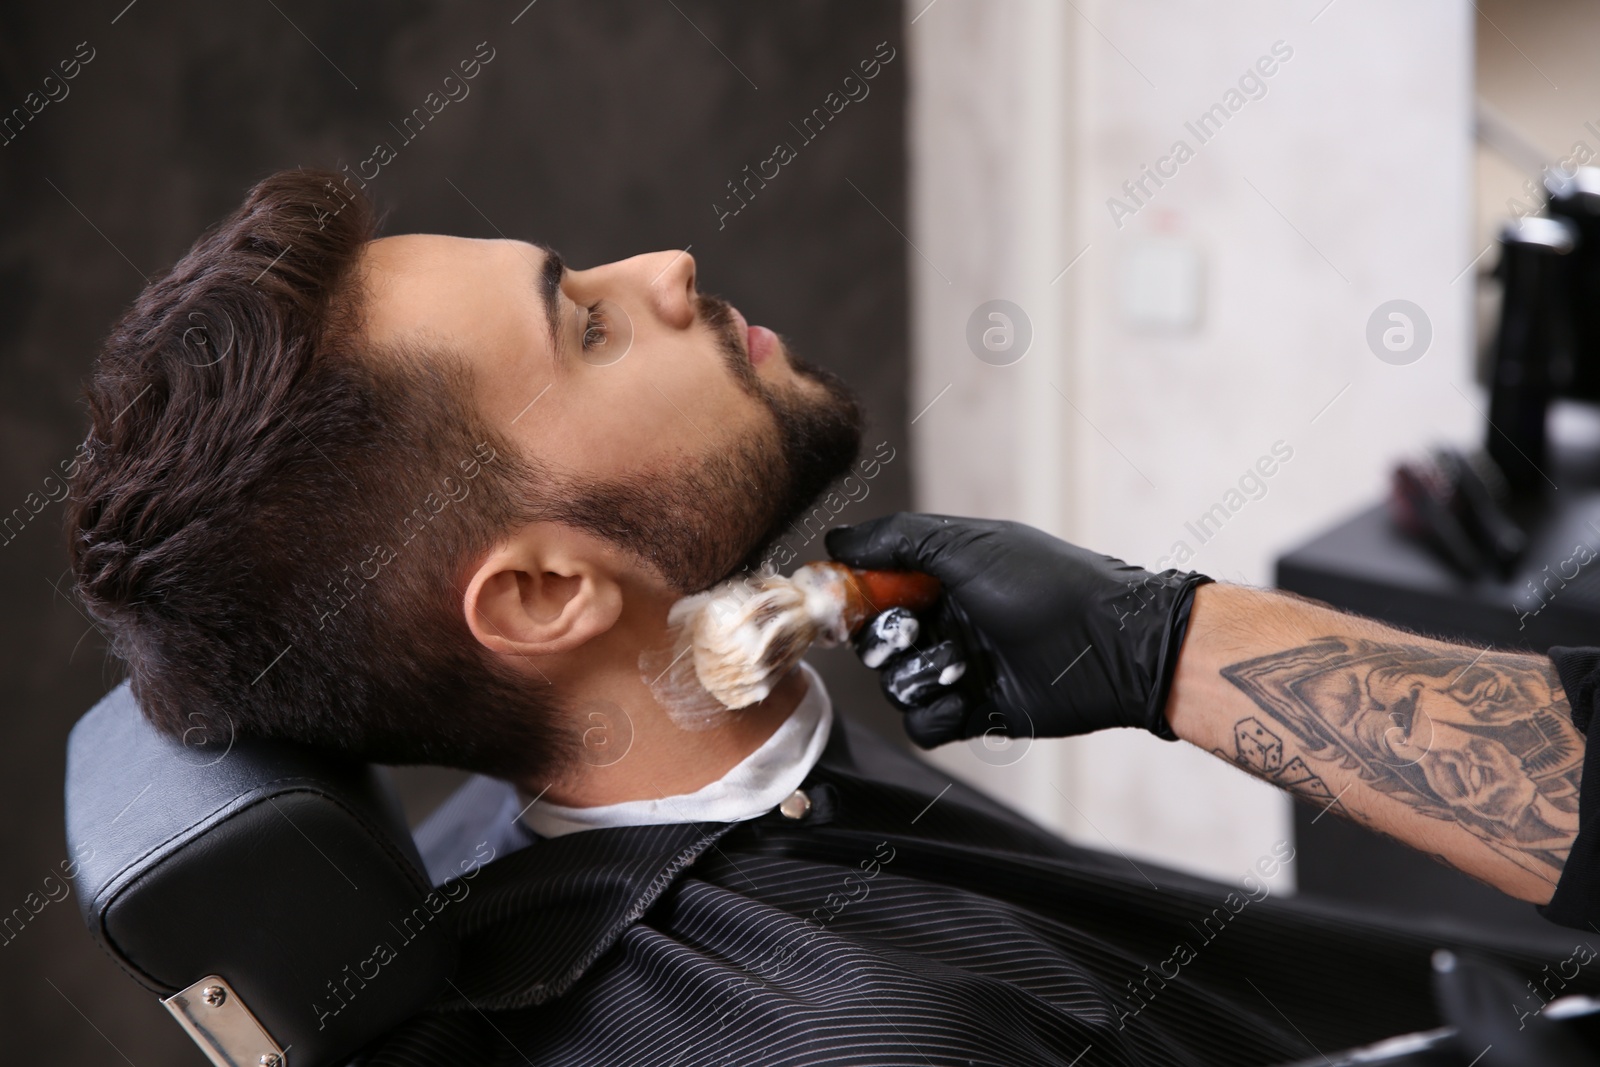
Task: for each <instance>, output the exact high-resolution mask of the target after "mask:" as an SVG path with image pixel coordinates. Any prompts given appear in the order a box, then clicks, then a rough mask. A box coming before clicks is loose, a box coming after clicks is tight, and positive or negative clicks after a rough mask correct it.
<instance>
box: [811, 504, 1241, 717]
mask: <svg viewBox="0 0 1600 1067" xmlns="http://www.w3.org/2000/svg"><path fill="white" fill-rule="evenodd" d="M827 546H828V552H829V554H831V555H832V556H833V557H834V558H835V559H838V560H840V561H841V562H843V563H846V564H849V565H850V566H854V567H864V568H877V569H891V570H915V571H922V572H924V573H926V574H931V575H933V576H934V577H936V578H938V579H939V581H940V582H941V583H942V584H943V587H944V590H943V594H942V595H941V596H940V598H939V600H938V602H937V603H936V604H935V605H934V606H933V607H932V608H931V609H929V610H928V611H927V612H924V613H923V616H922V618H921V619H920V620H919V619H918V618H916V617H913V616H912V615H911V614H910V613H909V612H906V611H905V610H904V609H892V610H890V611H887V612H884V613H883V614H882V615H880V616H878V617H877V618H876V619H874V620H872V621H871V622H869V623H868V624H867V625H866V626H865V627H863V629H862V631H861V634H860V636H859V637H858V638H857V642H856V649H857V652H858V653H859V654H860V655H861V658H862V660H863V662H865V663H866V664H867V666H869V667H874V668H877V669H880V670H881V671H882V672H883V673H882V682H883V688H884V692H885V694H887V696H888V697H889V699H890V701H891V702H893V703H894V704H895V705H896V706H897V707H899V708H901V709H902V710H903V711H905V712H906V718H905V725H906V732H907V733H908V734H909V735H910V736H911V739H912V740H913V741H914V742H916V743H917V744H918V745H920V746H921V747H923V748H933V747H935V746H937V745H942V744H945V743H947V742H949V741H956V740H961V739H963V738H968V737H976V736H978V735H980V734H985V733H989V732H992V731H999V732H1001V733H1003V734H1005V735H1008V736H1011V737H1067V736H1071V735H1075V734H1084V733H1089V732H1091V731H1094V730H1102V729H1106V728H1108V727H1113V726H1138V727H1143V728H1144V729H1147V730H1149V731H1151V732H1152V733H1154V734H1156V735H1157V736H1160V737H1164V738H1166V739H1168V740H1176V738H1175V737H1174V735H1173V733H1172V730H1171V728H1170V727H1169V726H1168V725H1167V721H1166V715H1165V705H1166V698H1167V692H1168V690H1169V689H1170V688H1171V684H1172V674H1173V672H1174V670H1176V668H1177V661H1178V652H1179V649H1180V646H1181V644H1182V640H1183V633H1184V631H1185V629H1186V627H1187V625H1188V618H1189V608H1190V604H1191V603H1192V601H1193V597H1194V590H1195V588H1196V587H1197V586H1199V585H1202V584H1204V583H1206V582H1209V581H1210V580H1211V579H1210V578H1207V577H1206V576H1205V575H1202V574H1195V573H1192V572H1183V571H1177V570H1166V571H1162V572H1161V573H1160V574H1152V573H1151V572H1149V571H1146V570H1144V569H1142V568H1139V567H1135V566H1131V565H1130V564H1127V563H1124V562H1122V561H1121V560H1119V559H1115V558H1113V557H1111V556H1103V555H1101V554H1100V553H1098V552H1090V551H1088V550H1087V549H1082V548H1078V547H1077V546H1076V545H1070V544H1068V543H1067V542H1065V541H1062V540H1060V539H1058V538H1055V537H1051V536H1050V535H1049V534H1047V533H1044V532H1043V531H1041V530H1036V529H1034V528H1033V527H1031V526H1024V525H1022V524H1021V523H1015V522H994V521H989V520H984V519H961V518H950V517H946V516H942V515H921V514H916V513H912V512H901V513H899V514H897V515H890V516H887V517H886V518H882V519H874V520H872V521H870V522H865V523H862V524H860V525H858V526H843V527H839V528H837V529H834V530H830V531H829V532H828V536H827Z"/></svg>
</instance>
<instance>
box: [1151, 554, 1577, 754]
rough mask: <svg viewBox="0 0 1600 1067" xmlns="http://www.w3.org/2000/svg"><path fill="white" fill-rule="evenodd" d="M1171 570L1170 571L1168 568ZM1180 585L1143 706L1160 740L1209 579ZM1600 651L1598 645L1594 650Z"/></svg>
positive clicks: (1166, 737) (1168, 729) (1167, 735)
mask: <svg viewBox="0 0 1600 1067" xmlns="http://www.w3.org/2000/svg"><path fill="white" fill-rule="evenodd" d="M1168 573H1171V572H1168ZM1183 581H1184V584H1183V587H1182V588H1181V589H1180V590H1179V591H1178V599H1177V601H1176V602H1174V604H1173V606H1172V614H1171V616H1170V617H1169V618H1168V619H1167V630H1166V633H1165V634H1164V635H1162V638H1161V654H1160V656H1159V660H1160V663H1161V666H1160V668H1159V673H1158V674H1157V675H1156V680H1155V685H1154V686H1152V687H1151V691H1150V706H1149V707H1148V708H1146V709H1145V723H1146V726H1145V728H1146V729H1148V730H1149V731H1150V732H1151V733H1153V734H1155V735H1156V736H1157V737H1159V738H1161V740H1163V741H1176V740H1177V739H1178V735H1177V734H1175V733H1173V732H1172V726H1171V724H1170V723H1168V722H1167V697H1168V696H1170V695H1171V693H1172V679H1173V677H1174V676H1175V675H1176V674H1177V673H1178V656H1179V655H1180V654H1181V653H1182V651H1183V639H1184V637H1185V636H1186V635H1187V634H1188V632H1189V613H1190V611H1191V610H1192V609H1193V608H1194V591H1195V590H1196V589H1198V588H1200V587H1201V586H1202V585H1205V584H1206V583H1207V582H1210V581H1212V579H1210V578H1208V577H1206V576H1205V575H1204V574H1198V573H1191V574H1187V575H1184V576H1183ZM1596 651H1597V652H1600V649H1597V650H1596Z"/></svg>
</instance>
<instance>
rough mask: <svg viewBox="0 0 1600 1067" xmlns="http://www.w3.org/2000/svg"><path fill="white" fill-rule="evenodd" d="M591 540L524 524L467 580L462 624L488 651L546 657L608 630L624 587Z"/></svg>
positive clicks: (571, 532) (561, 528)
mask: <svg viewBox="0 0 1600 1067" xmlns="http://www.w3.org/2000/svg"><path fill="white" fill-rule="evenodd" d="M606 562H607V561H606V556H605V554H604V553H603V552H601V551H598V550H597V545H596V542H595V539H594V538H593V537H592V536H590V535H587V534H584V533H581V532H579V531H577V530H574V529H572V528H571V527H568V526H563V525H560V524H558V523H548V522H541V523H534V524H532V525H530V526H526V527H523V528H522V529H521V530H518V531H517V532H516V533H515V534H513V535H512V536H511V537H510V538H509V539H507V540H505V541H502V542H500V543H499V544H497V545H496V546H495V547H494V548H492V549H491V550H490V551H489V554H488V556H486V557H485V558H484V559H483V561H482V562H481V563H480V564H479V566H478V569H477V570H476V571H475V572H474V573H473V575H472V577H471V578H470V579H469V580H468V582H467V590H466V593H465V595H464V597H463V600H462V610H463V611H464V612H465V614H466V619H467V626H468V627H470V628H471V630H472V634H473V636H474V637H476V638H477V639H478V640H479V642H481V643H482V644H483V646H484V647H485V648H488V649H490V650H491V651H494V652H500V653H506V654H513V655H523V656H550V655H558V654H560V653H563V652H571V651H572V650H574V649H576V648H579V647H581V646H582V645H584V644H585V643H586V642H588V641H589V640H591V639H592V638H595V637H598V636H599V635H600V634H603V633H605V632H606V631H607V630H610V629H611V627H612V626H614V625H615V624H616V622H617V619H618V618H619V617H620V616H621V614H622V586H621V585H620V584H618V582H617V580H616V577H615V575H614V574H612V572H611V570H610V569H609V568H608V567H607V566H606Z"/></svg>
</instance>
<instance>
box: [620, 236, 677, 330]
mask: <svg viewBox="0 0 1600 1067" xmlns="http://www.w3.org/2000/svg"><path fill="white" fill-rule="evenodd" d="M600 271H604V272H606V273H610V272H612V271H615V272H617V274H619V275H621V277H620V278H618V279H617V280H618V281H620V282H621V283H622V286H624V287H625V288H626V289H628V290H631V291H633V292H637V293H640V295H641V296H642V297H643V299H644V302H645V303H646V304H647V305H648V307H649V310H650V311H651V312H653V313H654V314H655V316H656V317H657V318H658V319H659V320H660V321H661V322H663V323H664V324H666V325H667V326H669V327H671V328H673V329H678V330H687V329H688V328H689V327H691V326H693V325H694V322H695V318H696V316H697V314H698V307H697V305H698V302H699V297H698V294H696V292H695V288H694V257H693V256H691V255H690V254H689V253H688V252H685V251H679V250H676V249H675V250H673V251H670V252H647V253H645V254H644V255H639V256H633V257H632V258H630V259H624V260H620V261H618V262H616V263H612V264H608V265H607V266H605V267H601V268H597V271H596V273H599V272H600Z"/></svg>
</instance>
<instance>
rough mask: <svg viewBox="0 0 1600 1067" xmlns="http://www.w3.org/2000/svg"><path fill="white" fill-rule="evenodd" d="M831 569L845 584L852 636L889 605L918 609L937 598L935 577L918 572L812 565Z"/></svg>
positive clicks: (846, 618) (848, 618)
mask: <svg viewBox="0 0 1600 1067" xmlns="http://www.w3.org/2000/svg"><path fill="white" fill-rule="evenodd" d="M813 566H818V567H828V568H830V569H833V570H835V571H836V572H837V573H838V574H839V575H840V577H841V578H843V579H844V585H845V609H844V621H845V626H846V628H847V629H848V630H849V632H850V633H851V634H852V635H853V634H854V633H855V632H856V631H857V630H859V629H861V625H862V624H863V623H865V622H866V621H867V620H868V619H870V618H872V617H873V616H874V615H877V614H879V613H881V612H884V611H887V610H889V609H890V608H908V609H910V610H911V611H922V610H923V609H925V608H928V607H931V606H932V605H933V602H934V601H935V600H937V599H938V598H939V579H937V578H935V577H934V576H933V575H931V574H922V573H920V572H918V571H864V570H857V569H856V568H855V567H846V566H845V565H844V564H842V563H833V562H824V563H817V564H813Z"/></svg>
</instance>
